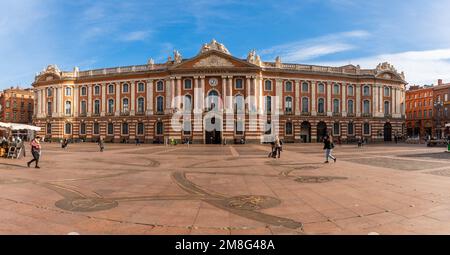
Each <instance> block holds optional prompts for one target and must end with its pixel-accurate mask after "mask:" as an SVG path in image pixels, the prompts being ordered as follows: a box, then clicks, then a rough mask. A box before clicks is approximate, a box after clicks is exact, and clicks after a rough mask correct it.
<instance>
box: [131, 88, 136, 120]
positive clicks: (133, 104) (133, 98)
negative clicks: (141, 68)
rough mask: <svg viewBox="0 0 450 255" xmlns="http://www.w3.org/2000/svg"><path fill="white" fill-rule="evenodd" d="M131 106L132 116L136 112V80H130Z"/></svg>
mask: <svg viewBox="0 0 450 255" xmlns="http://www.w3.org/2000/svg"><path fill="white" fill-rule="evenodd" d="M130 103H131V105H130V106H131V107H130V115H131V116H134V114H135V113H136V81H131V102H130Z"/></svg>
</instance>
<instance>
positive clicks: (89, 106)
mask: <svg viewBox="0 0 450 255" xmlns="http://www.w3.org/2000/svg"><path fill="white" fill-rule="evenodd" d="M87 93H88V105H87V107H88V108H87V116H88V117H91V115H92V84H89V85H88V92H87Z"/></svg>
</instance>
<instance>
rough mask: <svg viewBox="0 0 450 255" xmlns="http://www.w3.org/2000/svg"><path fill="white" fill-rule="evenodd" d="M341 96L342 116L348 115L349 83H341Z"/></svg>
mask: <svg viewBox="0 0 450 255" xmlns="http://www.w3.org/2000/svg"><path fill="white" fill-rule="evenodd" d="M341 96H342V100H341V102H342V104H341V105H342V117H347V84H346V83H342V85H341Z"/></svg>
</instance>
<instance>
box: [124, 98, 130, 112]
mask: <svg viewBox="0 0 450 255" xmlns="http://www.w3.org/2000/svg"><path fill="white" fill-rule="evenodd" d="M128 106H129V105H128V98H124V99H122V112H124V113H127V112H128V110H129V108H128Z"/></svg>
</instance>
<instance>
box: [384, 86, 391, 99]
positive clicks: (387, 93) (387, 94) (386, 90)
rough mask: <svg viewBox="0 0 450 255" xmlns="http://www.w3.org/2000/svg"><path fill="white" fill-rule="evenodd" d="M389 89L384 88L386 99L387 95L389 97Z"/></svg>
mask: <svg viewBox="0 0 450 255" xmlns="http://www.w3.org/2000/svg"><path fill="white" fill-rule="evenodd" d="M390 92H391V91H390V89H389V87H384V96H385V97H388V96H389V95H390Z"/></svg>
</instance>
